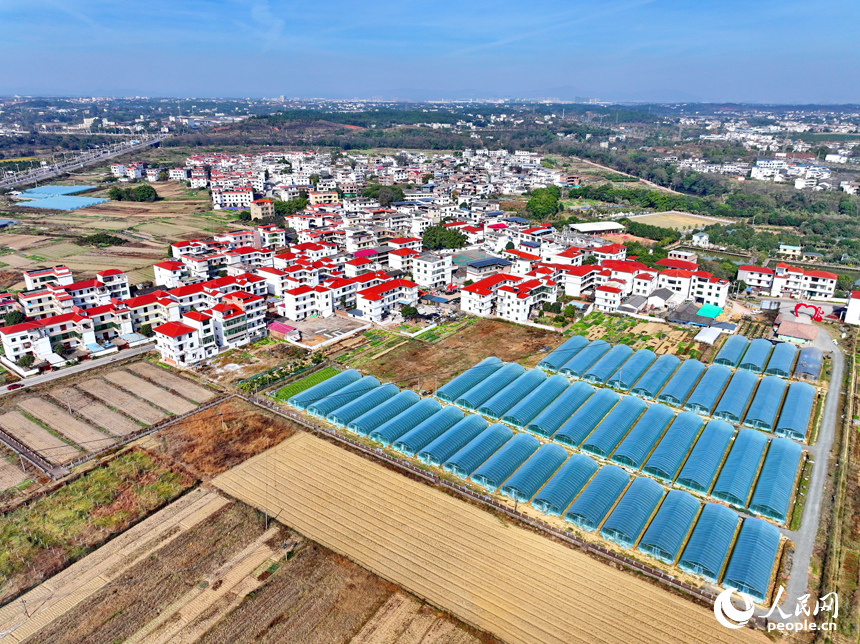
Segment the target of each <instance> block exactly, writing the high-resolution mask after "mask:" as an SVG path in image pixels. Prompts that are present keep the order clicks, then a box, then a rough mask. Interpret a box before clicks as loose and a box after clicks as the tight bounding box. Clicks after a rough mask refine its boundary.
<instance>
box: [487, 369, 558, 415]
mask: <svg viewBox="0 0 860 644" xmlns="http://www.w3.org/2000/svg"><path fill="white" fill-rule="evenodd" d="M545 380H546V373H544V372H543V371H541V370H540V369H532V370H530V371H526V372H525V373H524V374H523V375H521V376H520V377H519V378H517V379H516V380H514V381H513V382H511V383H510V384H508V386H506V387H505V388H504V389H502V390H501V391H499V392H498V393H497V394H495V395H494V396H493V397H492V398H490V399H489V400H488V401H486V402H485V403H483V404H482V405H481V406H480V407H479V408H478V413H479V414H481V415H483V416H488V417H489V418H492V419H493V420H498V419H499V418H501V417H502V416H504V415H505V412H506V411H508V410H509V409H510V408H511V407H513V406H514V405H516V404H517V403H518V402H519V401H520V400H522V399H523V398H524V397H525V396H528V395H529V394H530V393H531V392H532V391H534V390H535V389H536V388H537V387H538V385H540V384H541V383H542V382H544V381H545Z"/></svg>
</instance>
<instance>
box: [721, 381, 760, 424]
mask: <svg viewBox="0 0 860 644" xmlns="http://www.w3.org/2000/svg"><path fill="white" fill-rule="evenodd" d="M757 385H758V378H757V377H756V375H755V374H754V373H752V372H751V371H735V373H734V375H733V376H732V379H731V380H730V381H729V386H728V387H726V390H725V392H723V395H722V396H721V397H720V402H718V403H717V407H716V409H714V413H713V416H714V418H722V419H723V420H725V421H728V422H730V423H735V424H738V423H740V422H741V418H743V417H744V412H746V409H747V406H748V405H749V402H750V400H752V396H753V393H754V392H755V388H756V386H757Z"/></svg>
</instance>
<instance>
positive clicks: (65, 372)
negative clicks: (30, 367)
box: [0, 343, 155, 396]
mask: <svg viewBox="0 0 860 644" xmlns="http://www.w3.org/2000/svg"><path fill="white" fill-rule="evenodd" d="M153 349H155V345H154V344H152V343H148V344H144V345H142V346H139V347H134V348H133V349H125V350H124V351H120V352H119V353H114V354H113V355H110V356H105V357H104V358H96V359H95V360H85V361H84V362H81V363H79V364H76V365H74V366H72V367H66V368H65V369H60V370H59V371H50V372H48V373H44V374H42V375H40V376H33V377H32V378H27V379H25V380H22V381H21V383H22V384H23V385H24V388H25V389H26V388H27V387H32V386H33V385H41V384H44V383H46V382H51V381H52V380H59V379H60V378H65V377H66V376H71V375H72V374H75V373H81V372H82V371H87V370H89V369H95V368H96V367H103V366H105V365H108V364H110V363H111V362H119V361H120V360H125V359H126V358H133V357H134V356H139V355H141V354H143V353H149V352H150V351H152V350H153ZM16 391H21V389H17V390H16ZM7 393H10V392H9V391H8V390H7V389H5V388H3V389H0V396H2V395H4V394H7Z"/></svg>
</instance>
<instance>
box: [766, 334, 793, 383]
mask: <svg viewBox="0 0 860 644" xmlns="http://www.w3.org/2000/svg"><path fill="white" fill-rule="evenodd" d="M796 359H797V347H796V346H794V345H793V344H791V343H790V342H778V343H777V344H776V346H775V347H774V348H773V353H771V354H770V360H768V361H767V367H766V368H765V370H764V373H765V375H767V376H780V377H781V378H788V377H789V376H791V370H792V369H793V368H794V361H795V360H796Z"/></svg>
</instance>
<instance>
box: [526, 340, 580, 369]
mask: <svg viewBox="0 0 860 644" xmlns="http://www.w3.org/2000/svg"><path fill="white" fill-rule="evenodd" d="M587 345H588V340H587V339H586V338H585V337H584V336H581V335H575V336H573V337H572V338H571V339H570V340H567V341H566V342H564V343H562V344H561V345H560V346H559V347H558V348H557V349H555V350H554V351H553V352H552V353H550V354H549V355H548V356H547V357H546V358H544V359H543V360H541V361H540V362H538V367H539V368H541V369H545V370H546V371H549V372H550V373H557V372H558V370H559V369H561V368H562V367H563V366H564V363H565V362H569V361H570V360H571V359H573V356H575V355H576V354H577V353H579V352H580V351H581V350H582V349H583V347H585V346H587Z"/></svg>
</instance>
